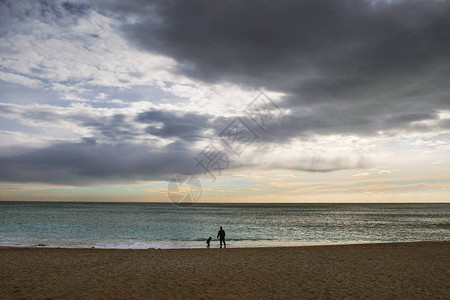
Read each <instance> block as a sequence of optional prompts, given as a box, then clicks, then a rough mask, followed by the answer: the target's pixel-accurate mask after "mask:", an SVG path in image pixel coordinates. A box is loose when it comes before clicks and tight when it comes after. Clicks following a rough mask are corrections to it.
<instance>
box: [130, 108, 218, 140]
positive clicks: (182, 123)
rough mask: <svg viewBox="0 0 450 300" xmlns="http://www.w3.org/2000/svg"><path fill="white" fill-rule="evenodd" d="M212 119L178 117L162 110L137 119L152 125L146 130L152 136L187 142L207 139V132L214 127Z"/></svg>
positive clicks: (193, 116) (140, 115)
mask: <svg viewBox="0 0 450 300" xmlns="http://www.w3.org/2000/svg"><path fill="white" fill-rule="evenodd" d="M211 119H212V118H211V116H208V115H204V114H194V113H187V114H183V115H176V114H175V113H171V112H167V111H160V110H153V111H148V112H143V113H140V114H139V115H138V116H137V117H136V120H137V121H138V122H142V123H148V124H152V125H150V126H148V127H147V130H146V131H147V132H148V133H150V134H152V135H155V136H159V137H164V138H175V137H177V138H181V139H182V140H185V141H194V140H198V139H205V138H207V136H206V133H205V131H206V130H208V129H210V128H211V126H213V123H212V120H211Z"/></svg>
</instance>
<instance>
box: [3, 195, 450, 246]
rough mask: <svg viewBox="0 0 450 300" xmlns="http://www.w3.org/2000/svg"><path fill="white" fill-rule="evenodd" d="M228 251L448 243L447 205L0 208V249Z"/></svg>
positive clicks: (449, 214) (10, 204)
mask: <svg viewBox="0 0 450 300" xmlns="http://www.w3.org/2000/svg"><path fill="white" fill-rule="evenodd" d="M219 226H223V228H224V229H225V231H226V238H227V242H228V246H229V247H267V246H294V245H318V244H344V243H367V242H368V243H375V242H398V241H442V240H447V241H448V240H450V204H289V205H270V204H267V205H261V204H251V205H248V204H247V205H236V204H233V205H232V204H195V205H191V206H181V207H180V206H174V205H172V204H155V203H51V202H39V203H31V202H0V245H3V246H6V245H7V246H32V245H37V244H45V245H48V246H52V247H93V246H94V247H97V248H186V247H187V248H197V247H205V245H206V243H205V240H206V239H207V238H208V237H209V236H212V237H213V240H212V243H211V247H214V248H215V247H218V241H217V239H216V238H215V237H216V235H217V231H218V229H219Z"/></svg>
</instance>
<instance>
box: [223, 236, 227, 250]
mask: <svg viewBox="0 0 450 300" xmlns="http://www.w3.org/2000/svg"><path fill="white" fill-rule="evenodd" d="M223 247H224V248H226V247H227V243H225V238H224V239H223Z"/></svg>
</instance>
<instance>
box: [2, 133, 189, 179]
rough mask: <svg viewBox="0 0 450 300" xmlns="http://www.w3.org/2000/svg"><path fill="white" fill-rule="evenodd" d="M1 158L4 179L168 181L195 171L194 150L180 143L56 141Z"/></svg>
mask: <svg viewBox="0 0 450 300" xmlns="http://www.w3.org/2000/svg"><path fill="white" fill-rule="evenodd" d="M15 153H16V154H13V155H11V154H10V155H2V156H1V157H0V178H1V181H4V182H46V183H56V184H74V185H86V184H87V185H89V184H94V183H98V182H111V181H116V182H120V181H132V180H136V179H142V180H155V179H156V180H164V179H166V180H167V179H170V177H171V176H172V175H173V174H176V173H189V172H192V171H194V170H193V166H194V164H193V159H192V157H193V153H192V152H191V151H190V150H189V149H187V148H185V147H184V146H183V145H182V144H178V145H177V147H176V148H174V147H170V145H169V146H166V147H157V148H153V147H150V146H144V145H140V146H137V145H126V144H115V145H105V144H96V143H95V140H93V139H92V138H90V139H89V138H88V139H84V140H83V142H81V143H64V144H56V145H53V146H50V147H47V148H43V149H18V150H17V151H15Z"/></svg>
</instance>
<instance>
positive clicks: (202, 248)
mask: <svg viewBox="0 0 450 300" xmlns="http://www.w3.org/2000/svg"><path fill="white" fill-rule="evenodd" d="M227 243H228V242H227ZM428 243H431V244H434V243H437V244H438V243H449V244H450V240H448V241H413V242H410V241H407V242H397V241H395V242H385V241H383V242H349V243H317V244H316V243H312V244H305V245H293V246H261V247H228V248H226V249H227V250H232V249H255V250H256V249H284V248H305V247H308V248H309V247H335V246H358V245H396V244H399V245H403V244H428ZM1 249H67V250H143V251H145V250H214V249H220V248H219V247H211V248H206V246H204V247H180V248H153V247H150V248H113V247H111V248H108V247H95V246H92V247H89V246H86V247H58V246H49V245H44V244H41V245H32V246H9V245H6V246H2V245H0V250H1Z"/></svg>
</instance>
